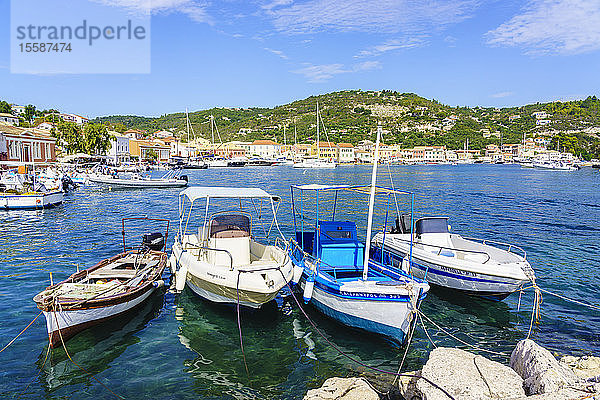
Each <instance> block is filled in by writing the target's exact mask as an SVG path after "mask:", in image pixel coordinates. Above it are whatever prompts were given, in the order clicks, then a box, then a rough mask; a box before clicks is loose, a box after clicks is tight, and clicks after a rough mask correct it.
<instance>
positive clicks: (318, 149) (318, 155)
mask: <svg viewBox="0 0 600 400" xmlns="http://www.w3.org/2000/svg"><path fill="white" fill-rule="evenodd" d="M320 150H321V149H320V148H319V102H318V101H317V160H319V158H321V151H320Z"/></svg>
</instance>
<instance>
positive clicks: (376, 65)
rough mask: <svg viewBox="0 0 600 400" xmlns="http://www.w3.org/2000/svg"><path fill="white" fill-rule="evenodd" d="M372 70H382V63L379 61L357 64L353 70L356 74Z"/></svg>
mask: <svg viewBox="0 0 600 400" xmlns="http://www.w3.org/2000/svg"><path fill="white" fill-rule="evenodd" d="M372 69H381V63H380V62H379V61H365V62H362V63H359V64H356V65H355V66H354V68H353V70H354V71H355V72H359V71H369V70H372Z"/></svg>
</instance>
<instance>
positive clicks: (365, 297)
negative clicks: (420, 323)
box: [290, 129, 429, 344]
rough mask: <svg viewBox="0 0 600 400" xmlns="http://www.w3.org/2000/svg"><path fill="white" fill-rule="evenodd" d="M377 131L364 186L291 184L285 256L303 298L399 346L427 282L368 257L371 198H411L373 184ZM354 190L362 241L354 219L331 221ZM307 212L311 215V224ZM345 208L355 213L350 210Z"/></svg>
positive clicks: (372, 206)
mask: <svg viewBox="0 0 600 400" xmlns="http://www.w3.org/2000/svg"><path fill="white" fill-rule="evenodd" d="M380 135H381V129H380V130H379V131H378V138H377V142H376V157H375V158H376V160H375V163H374V165H373V176H372V181H371V185H370V186H364V185H363V186H348V185H343V186H338V185H302V186H292V187H291V192H292V211H293V216H294V228H295V237H294V238H292V239H291V241H290V242H291V250H290V257H291V259H292V262H293V263H294V265H295V267H297V268H301V269H302V275H301V276H302V277H301V279H300V282H299V283H300V287H301V288H302V289H303V296H304V301H305V302H308V303H310V304H312V305H313V306H314V307H315V308H316V309H318V310H319V311H321V312H322V313H323V314H325V315H327V316H328V317H331V318H333V319H335V320H337V321H339V322H341V323H343V324H345V325H347V326H350V327H353V328H359V329H362V330H365V331H369V332H373V333H377V334H381V335H383V336H385V337H387V338H389V339H391V340H392V341H394V342H397V343H398V344H403V343H404V342H405V340H406V339H407V334H408V332H409V330H410V328H411V325H412V323H413V322H414V320H415V316H416V311H417V310H418V307H419V305H420V303H421V301H422V300H423V299H424V298H425V296H426V294H427V291H428V290H429V285H428V284H427V282H425V281H424V280H421V279H417V278H415V277H413V276H411V275H409V274H407V273H405V272H404V271H402V270H401V269H399V268H397V267H394V266H391V265H386V264H384V263H382V262H380V261H377V260H374V259H372V258H371V257H370V255H369V254H370V236H371V232H372V228H373V209H374V203H375V197H376V196H387V198H388V205H389V198H390V197H391V196H396V195H407V194H408V195H410V197H411V200H412V198H413V196H412V194H411V193H407V192H402V191H398V190H394V189H390V188H384V187H378V186H376V178H375V177H376V173H377V158H378V157H377V154H378V147H379V138H380ZM307 192H310V193H307ZM360 194H362V195H365V194H369V213H368V219H367V234H366V243H362V242H361V241H359V239H358V234H357V226H356V223H355V222H353V221H345V220H342V218H338V219H336V207H337V205H338V204H342V203H343V204H349V203H350V202H351V201H352V199H353V198H355V197H356V196H357V195H360ZM295 195H296V197H297V199H298V195H299V208H298V207H297V204H296V200H294V196H295ZM348 195H349V198H345V197H348ZM307 196H308V197H310V198H311V199H312V198H315V199H316V203H315V206H316V207H315V208H314V209H309V210H307V208H306V207H305V206H304V203H305V201H306V200H305V198H306V197H307ZM343 197H344V198H343ZM320 199H321V201H322V202H323V203H326V204H328V205H329V204H332V207H331V208H332V209H330V210H325V212H322V211H321V212H320V210H319V205H320V204H319V200H320ZM321 208H323V207H321ZM307 211H309V212H310V213H314V214H316V216H315V217H314V224H313V218H310V217H309V216H308V215H307ZM347 212H348V214H347V215H350V214H356V210H355V209H352V210H347ZM325 214H327V215H331V219H327V220H326V219H325V218H321V217H324V216H325ZM338 215H339V214H338ZM386 222H387V221H386Z"/></svg>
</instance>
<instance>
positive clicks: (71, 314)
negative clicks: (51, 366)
mask: <svg viewBox="0 0 600 400" xmlns="http://www.w3.org/2000/svg"><path fill="white" fill-rule="evenodd" d="M155 290H156V288H155V287H153V286H149V287H148V290H146V291H145V292H144V293H142V294H141V295H139V296H138V297H136V298H134V299H132V300H130V301H126V302H123V303H119V304H115V305H111V306H105V307H98V308H91V309H82V310H69V311H60V310H59V311H56V312H55V311H44V312H43V313H44V317H46V329H47V331H48V340H49V341H50V347H51V348H56V347H59V346H61V345H62V342H63V341H64V342H66V341H67V340H69V339H70V338H72V337H73V336H75V335H77V334H78V333H80V332H82V331H84V330H86V329H88V328H91V327H93V326H96V325H99V324H101V323H104V322H106V321H108V320H110V319H113V318H116V317H119V316H121V315H124V314H126V313H128V312H130V311H133V310H134V309H136V308H138V307H139V306H141V305H142V304H144V302H145V301H146V299H148V298H149V297H150V296H151V295H152V294H153V293H154V291H155ZM59 329H60V333H59ZM61 336H62V340H61Z"/></svg>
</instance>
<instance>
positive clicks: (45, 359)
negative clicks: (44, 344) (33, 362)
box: [17, 342, 50, 400]
mask: <svg viewBox="0 0 600 400" xmlns="http://www.w3.org/2000/svg"><path fill="white" fill-rule="evenodd" d="M49 354H50V342H48V349H47V350H46V357H45V358H44V363H43V364H42V366H41V367H40V370H39V371H38V373H37V374H36V375H35V376H34V377H33V379H32V380H31V381H29V383H28V384H27V386H25V389H24V390H23V391H22V392H21V394H19V397H17V400H19V399H20V398H21V397H23V395H24V394H25V393H26V392H27V389H29V386H31V384H32V383H33V382H34V381H35V380H36V379H37V378H38V377H39V376H40V374H41V373H42V370H43V369H44V367H45V366H46V361H48V355H49Z"/></svg>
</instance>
